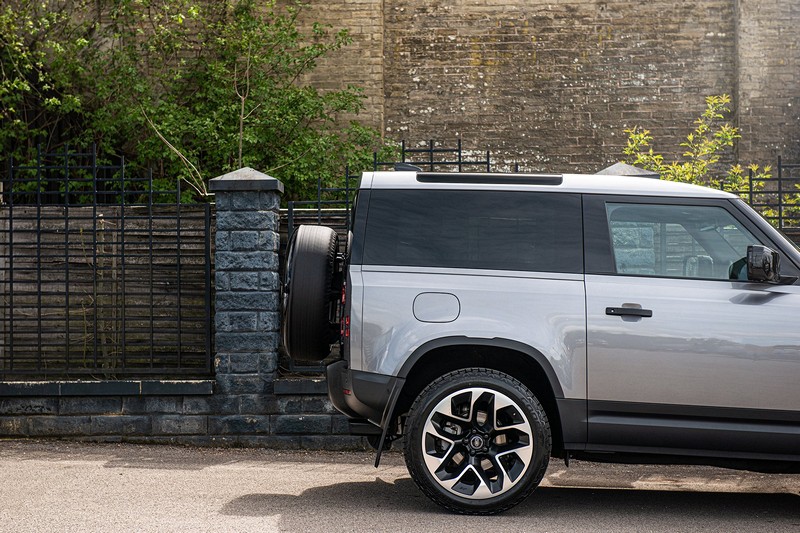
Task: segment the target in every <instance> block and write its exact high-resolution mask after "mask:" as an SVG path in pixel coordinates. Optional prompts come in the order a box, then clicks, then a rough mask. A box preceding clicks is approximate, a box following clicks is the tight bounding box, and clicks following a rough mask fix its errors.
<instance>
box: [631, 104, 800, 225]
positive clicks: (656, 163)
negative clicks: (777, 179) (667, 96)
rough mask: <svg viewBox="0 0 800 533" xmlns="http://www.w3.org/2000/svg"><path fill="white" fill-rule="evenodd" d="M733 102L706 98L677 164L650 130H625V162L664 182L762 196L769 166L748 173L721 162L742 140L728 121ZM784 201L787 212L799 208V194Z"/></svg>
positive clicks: (768, 210)
mask: <svg viewBox="0 0 800 533" xmlns="http://www.w3.org/2000/svg"><path fill="white" fill-rule="evenodd" d="M730 103H731V97H730V96H729V95H727V94H721V95H714V96H708V97H706V108H705V110H704V111H703V113H702V114H701V115H700V117H698V118H697V120H695V121H694V124H695V128H694V130H693V131H692V132H691V133H689V134H688V135H687V136H686V140H685V141H684V142H682V143H681V144H680V146H681V147H682V148H683V149H684V152H683V157H682V158H681V159H679V160H676V161H666V160H665V158H664V156H663V155H661V154H659V153H657V152H655V151H654V149H653V147H652V145H651V144H652V142H653V136H652V135H651V134H650V131H648V130H645V129H641V128H639V127H638V126H635V127H633V128H631V129H626V130H625V133H626V134H627V135H628V140H627V145H626V146H625V148H624V149H623V154H624V155H625V162H626V163H628V164H631V165H635V166H638V167H641V168H644V169H647V170H652V171H654V172H657V173H659V174H660V175H661V178H662V179H666V180H670V181H679V182H683V183H692V184H695V185H705V186H707V187H715V188H719V189H723V190H726V191H729V192H732V193H735V194H738V195H740V196H741V197H742V198H744V199H746V200H750V199H752V198H753V197H754V195H759V194H763V193H764V184H765V181H766V180H769V179H770V178H771V177H772V168H771V167H770V166H769V165H765V166H763V167H762V166H759V165H757V164H750V165H747V167H746V169H747V171H746V170H745V167H742V165H740V164H738V163H737V164H733V165H730V166H726V165H723V164H722V163H721V158H722V156H723V155H725V152H726V150H729V149H731V148H733V146H734V145H735V143H736V140H737V139H739V138H741V135H740V134H739V130H738V129H737V128H735V127H734V126H732V125H731V124H730V123H728V122H726V121H725V117H726V115H727V114H728V113H730V107H729V106H730ZM750 174H752V178H750V176H749V175H750ZM782 201H783V204H784V206H787V209H788V210H787V211H786V212H787V213H789V212H794V210H796V209H798V206H800V194H798V193H793V192H792V193H786V194H784V195H783V198H782ZM759 203H761V202H759ZM760 209H761V211H762V214H764V215H765V216H767V217H768V218H772V217H776V216H777V211H776V209H775V208H774V207H772V206H767V207H760Z"/></svg>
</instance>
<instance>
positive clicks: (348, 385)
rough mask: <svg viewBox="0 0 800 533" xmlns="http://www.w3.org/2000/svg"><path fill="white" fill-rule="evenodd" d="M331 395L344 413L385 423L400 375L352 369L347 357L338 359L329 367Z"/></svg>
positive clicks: (335, 404)
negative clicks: (345, 359) (387, 410)
mask: <svg viewBox="0 0 800 533" xmlns="http://www.w3.org/2000/svg"><path fill="white" fill-rule="evenodd" d="M326 373H327V377H328V397H329V398H330V400H331V403H333V406H334V407H336V409H338V410H339V411H340V412H341V413H343V414H345V415H347V416H348V417H350V418H354V419H366V420H369V421H370V422H372V423H373V424H375V425H376V426H381V423H382V422H383V417H384V412H385V411H386V406H387V404H388V403H389V401H390V398H391V396H392V391H393V389H394V388H395V386H396V385H397V381H398V378H396V377H394V376H386V375H383V374H374V373H372V372H360V371H354V370H350V369H349V368H348V367H347V361H344V360H342V361H336V362H335V363H331V364H330V365H328V367H327V369H326Z"/></svg>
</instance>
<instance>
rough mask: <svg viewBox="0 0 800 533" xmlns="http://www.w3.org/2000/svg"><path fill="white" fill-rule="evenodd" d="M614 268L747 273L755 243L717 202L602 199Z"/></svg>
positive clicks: (716, 275) (711, 275) (689, 274)
mask: <svg viewBox="0 0 800 533" xmlns="http://www.w3.org/2000/svg"><path fill="white" fill-rule="evenodd" d="M606 215H607V217H608V227H609V230H610V232H611V242H612V248H613V252H614V262H615V265H616V271H617V273H618V274H628V275H637V276H662V277H675V278H699V279H746V278H747V272H746V267H745V265H744V261H745V256H746V254H747V246H748V245H749V244H758V241H757V240H756V238H755V237H753V235H752V234H751V233H750V232H749V231H747V230H746V229H745V228H744V227H743V226H742V225H741V224H740V223H739V222H738V221H737V220H736V219H735V218H734V217H733V216H732V215H731V214H730V213H729V212H728V211H726V210H725V209H723V208H721V207H713V206H690V205H666V204H663V205H662V204H628V203H624V204H623V203H608V204H606Z"/></svg>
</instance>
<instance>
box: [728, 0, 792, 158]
mask: <svg viewBox="0 0 800 533" xmlns="http://www.w3.org/2000/svg"><path fill="white" fill-rule="evenodd" d="M738 4H739V17H738V32H737V42H738V51H739V52H738V64H739V72H738V74H739V79H738V81H739V87H738V96H739V113H738V122H739V124H738V125H739V127H740V129H741V133H742V140H741V144H740V146H739V157H740V160H742V162H748V161H756V162H767V163H773V162H774V161H775V160H776V159H777V157H778V156H779V155H782V156H783V158H784V160H785V161H786V162H787V163H798V162H800V3H798V2H796V1H785V0H739V1H738Z"/></svg>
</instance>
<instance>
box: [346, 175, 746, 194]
mask: <svg viewBox="0 0 800 533" xmlns="http://www.w3.org/2000/svg"><path fill="white" fill-rule="evenodd" d="M359 188H360V189H431V190H434V189H438V190H498V191H541V192H546V191H550V192H556V191H558V192H572V193H583V194H613V195H626V196H628V195H629V196H672V197H686V198H726V199H734V198H738V197H737V196H736V195H735V194H731V193H727V192H724V191H721V190H719V189H713V188H710V187H703V186H700V185H692V184H688V183H678V182H673V181H667V180H659V179H652V178H644V177H636V176H615V175H605V174H520V173H500V172H482V173H481V172H463V173H462V172H415V171H374V172H364V174H363V175H362V178H361V183H360V185H359Z"/></svg>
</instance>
